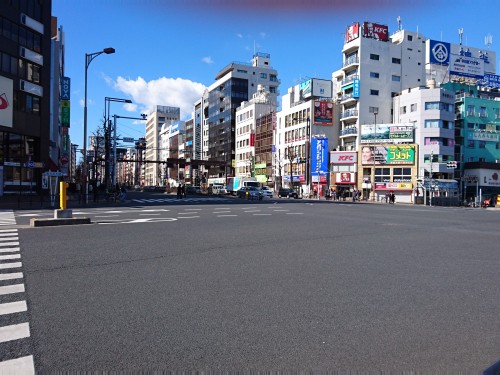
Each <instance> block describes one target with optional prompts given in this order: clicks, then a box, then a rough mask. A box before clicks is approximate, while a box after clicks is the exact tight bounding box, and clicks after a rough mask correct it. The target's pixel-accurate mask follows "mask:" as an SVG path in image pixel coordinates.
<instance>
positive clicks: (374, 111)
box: [372, 109, 387, 202]
mask: <svg viewBox="0 0 500 375" xmlns="http://www.w3.org/2000/svg"><path fill="white" fill-rule="evenodd" d="M373 115H374V116H375V122H374V124H373V133H374V136H373V152H372V159H373V186H372V188H373V201H374V202H375V150H376V148H375V144H376V141H377V115H378V110H377V109H374V110H373ZM386 197H387V195H386Z"/></svg>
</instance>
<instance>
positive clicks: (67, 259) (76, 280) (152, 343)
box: [4, 199, 500, 372]
mask: <svg viewBox="0 0 500 375" xmlns="http://www.w3.org/2000/svg"><path fill="white" fill-rule="evenodd" d="M82 212H83V213H82V214H85V210H83V211H82ZM86 213H87V214H88V216H90V217H92V220H93V221H94V224H92V225H82V226H64V227H63V226H60V227H49V228H21V229H19V240H20V254H21V255H22V271H23V272H24V282H25V284H26V296H25V299H26V300H27V310H28V312H29V314H27V316H26V319H28V320H29V322H28V323H29V327H30V336H29V339H26V338H25V339H24V341H23V342H25V344H26V345H25V348H23V349H22V353H23V355H29V354H32V355H33V358H34V365H35V369H36V370H37V371H42V372H49V371H56V370H70V369H71V370H111V369H113V370H159V369H162V370H163V369H165V370H245V369H246V370H248V369H256V370H278V369H287V370H318V369H329V370H339V371H343V370H353V371H355V370H359V371H363V370H365V371H370V370H384V371H404V370H420V371H424V372H431V371H440V372H444V371H455V372H457V371H464V372H467V371H478V372H480V371H483V370H485V369H486V368H488V367H489V366H491V365H493V364H494V363H496V362H497V361H499V360H500V351H499V348H500V335H499V334H498V333H499V327H500V314H499V311H500V272H499V269H500V262H499V259H500V257H499V253H500V246H499V244H500V234H499V231H498V225H499V222H500V211H496V210H483V209H464V208H436V207H434V208H429V207H414V206H402V205H401V206H400V205H376V204H359V203H358V204H352V203H348V204H346V203H330V202H321V203H316V202H311V201H309V202H307V201H295V200H291V201H288V200H285V201H283V200H282V201H278V202H277V203H274V202H272V201H264V202H242V201H239V200H235V199H234V200H230V201H227V202H226V201H223V202H220V204H206V205H203V204H196V203H191V204H175V205H174V204H172V205H168V204H166V205H160V206H155V207H152V206H147V207H146V206H145V207H141V206H134V207H122V208H120V209H114V210H113V209H98V210H96V209H93V210H90V209H89V210H88V211H87V212H86ZM16 214H19V215H29V213H26V212H18V213H16ZM33 214H34V213H33ZM79 215H80V214H79ZM17 220H18V222H19V221H20V220H27V216H19V217H18V218H17ZM9 302H12V301H11V300H10V301H9ZM14 323H19V321H13V324H14ZM4 324H6V323H5V322H4ZM20 350H21V349H20Z"/></svg>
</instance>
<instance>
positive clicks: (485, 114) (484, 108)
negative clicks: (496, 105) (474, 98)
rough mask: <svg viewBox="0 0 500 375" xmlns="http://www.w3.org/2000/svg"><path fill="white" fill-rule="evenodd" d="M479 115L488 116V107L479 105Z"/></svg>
mask: <svg viewBox="0 0 500 375" xmlns="http://www.w3.org/2000/svg"><path fill="white" fill-rule="evenodd" d="M479 117H488V113H487V112H486V107H479Z"/></svg>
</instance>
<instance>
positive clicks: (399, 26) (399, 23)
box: [398, 16, 402, 31]
mask: <svg viewBox="0 0 500 375" xmlns="http://www.w3.org/2000/svg"><path fill="white" fill-rule="evenodd" d="M401 29H402V27H401V16H398V31H401Z"/></svg>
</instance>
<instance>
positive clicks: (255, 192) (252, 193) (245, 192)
mask: <svg viewBox="0 0 500 375" xmlns="http://www.w3.org/2000/svg"><path fill="white" fill-rule="evenodd" d="M236 195H237V196H238V198H246V199H252V200H253V199H257V200H262V198H263V197H264V194H263V193H262V190H261V189H260V188H258V187H255V186H247V187H242V188H240V189H238V191H237V192H236Z"/></svg>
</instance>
